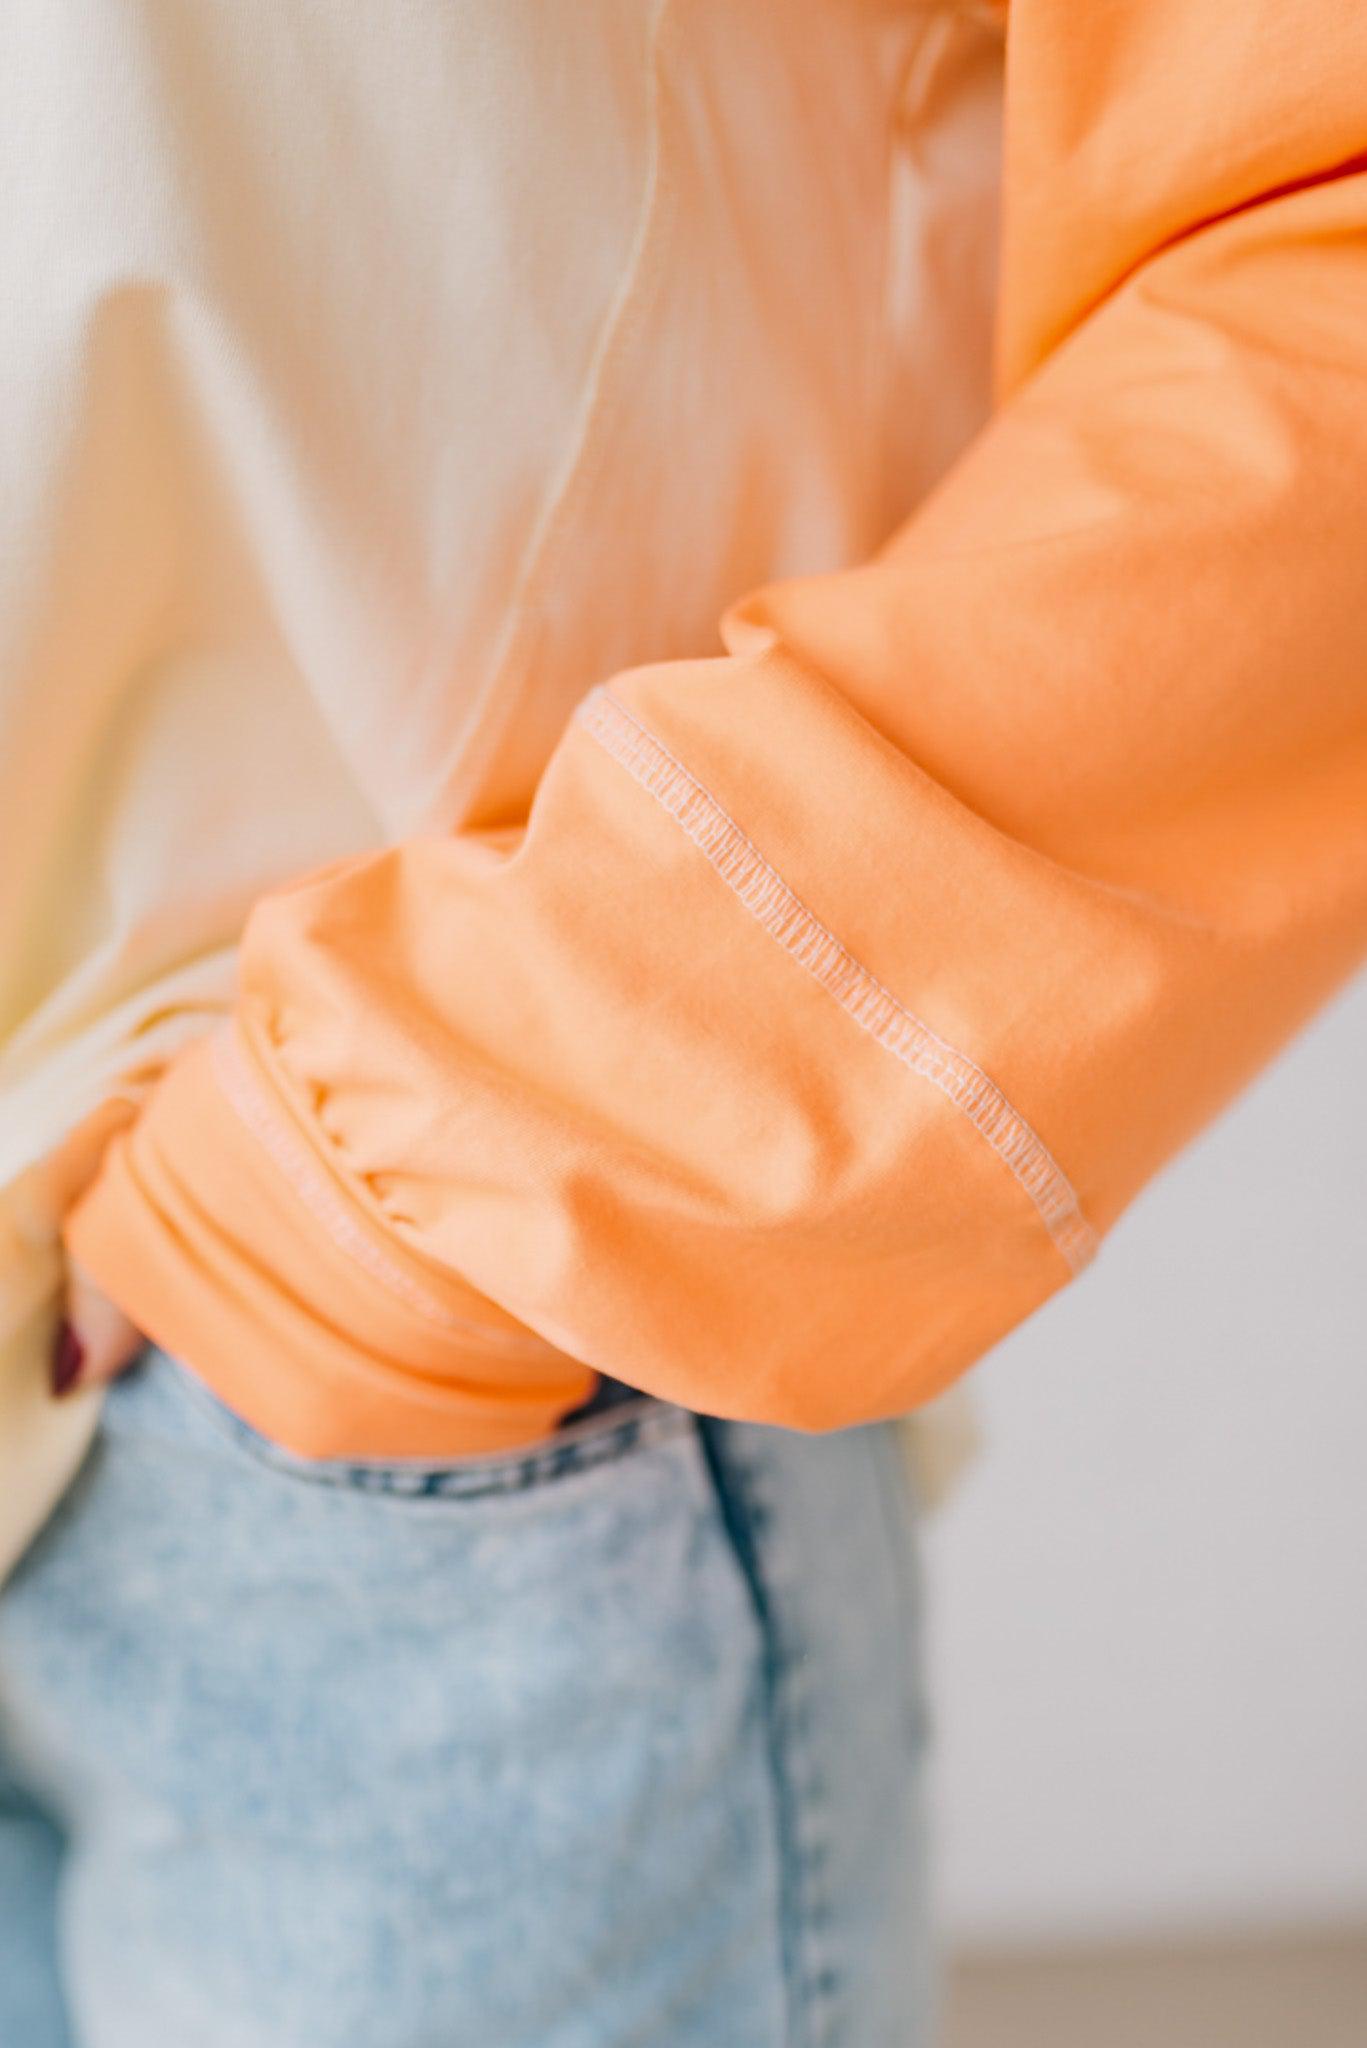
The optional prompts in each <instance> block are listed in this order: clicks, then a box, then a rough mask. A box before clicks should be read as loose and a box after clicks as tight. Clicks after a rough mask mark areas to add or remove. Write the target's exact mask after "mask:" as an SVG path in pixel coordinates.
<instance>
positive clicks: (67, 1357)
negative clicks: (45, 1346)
mask: <svg viewBox="0 0 1367 2048" xmlns="http://www.w3.org/2000/svg"><path fill="white" fill-rule="evenodd" d="M84 1364H85V1346H84V1344H82V1342H81V1340H80V1338H79V1337H78V1336H77V1335H76V1332H75V1331H74V1330H73V1329H72V1327H71V1325H70V1323H62V1324H61V1325H59V1327H58V1330H57V1335H56V1336H55V1337H54V1338H53V1340H52V1391H53V1393H54V1394H57V1395H61V1394H69V1393H70V1392H71V1389H72V1388H73V1387H74V1386H75V1384H76V1382H77V1380H78V1379H79V1378H80V1377H81V1367H82V1366H83V1365H84Z"/></svg>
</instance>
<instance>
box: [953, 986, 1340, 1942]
mask: <svg viewBox="0 0 1367 2048" xmlns="http://www.w3.org/2000/svg"><path fill="white" fill-rule="evenodd" d="M975 1377H976V1385H977V1387H978V1390H979V1398H980V1402H981V1411H982V1418H983V1423H984V1427H985V1431H986V1434H987V1446H986V1449H985V1451H984V1453H983V1455H982V1456H981V1458H980V1460H979V1462H978V1464H977V1465H976V1467H974V1468H973V1469H972V1470H971V1471H970V1473H969V1474H968V1475H967V1476H966V1477H965V1479H964V1480H963V1481H962V1482H961V1485H960V1489H959V1492H958V1494H957V1495H956V1496H955V1497H954V1498H953V1499H952V1500H951V1501H950V1503H949V1504H948V1505H947V1506H946V1507H945V1508H944V1509H943V1510H942V1511H941V1513H940V1514H939V1516H938V1517H937V1518H935V1520H934V1521H933V1523H932V1525H931V1527H930V1529H929V1532H928V1535H927V1564H928V1574H929V1587H930V1599H931V1612H932V1654H933V1663H934V1670H935V1682H936V1697H937V1701H938V1710H937V1712H938V1724H939V1726H938V1742H939V1750H940V1755H939V1770H940V1784H939V1795H938V1797H939V1808H940V1820H939V1830H940V1859H941V1885H942V1892H943V1901H944V1903H943V1912H944V1917H945V1920H946V1922H947V1926H948V1929H949V1931H950V1933H951V1934H952V1935H957V1936H958V1937H960V1938H965V1939H972V1940H975V1941H984V1940H993V1939H1008V1940H1029V1939H1032V1938H1035V1937H1046V1938H1047V1937H1072V1936H1082V1935H1092V1934H1114V1933H1127V1932H1165V1931H1170V1930H1172V1929H1174V1928H1177V1929H1183V1928H1185V1929H1187V1930H1189V1931H1198V1930H1199V1929H1201V1928H1202V1927H1218V1928H1225V1927H1229V1926H1231V1925H1241V1924H1246V1925H1257V1924H1259V1923H1270V1922H1283V1921H1287V1922H1296V1923H1299V1922H1304V1921H1312V1920H1316V1919H1321V1918H1323V1919H1334V1920H1342V1919H1347V1918H1351V1917H1353V1916H1360V1917H1361V1918H1363V1919H1367V980H1360V981H1359V982H1358V984H1357V985H1356V986H1355V987H1354V988H1352V989H1351V990H1350V991H1349V992H1348V994H1347V995H1346V996H1344V997H1342V998H1340V1000H1339V1002H1338V1003H1337V1004H1336V1005H1335V1006H1334V1007H1333V1008H1332V1009H1331V1010H1330V1011H1328V1012H1327V1013H1326V1014H1325V1015H1324V1016H1323V1017H1322V1018H1321V1019H1320V1020H1318V1022H1317V1023H1316V1024H1315V1025H1314V1026H1313V1027H1312V1028H1311V1030H1310V1031H1309V1033H1308V1034H1307V1035H1305V1036H1304V1037H1303V1038H1301V1039H1300V1040H1299V1041H1298V1042H1297V1044H1296V1045H1295V1046H1294V1047H1293V1048H1292V1049H1291V1050H1290V1051H1289V1052H1288V1053H1287V1054H1285V1055H1284V1056H1283V1058H1282V1059H1281V1061H1280V1062H1279V1063H1278V1064H1277V1065H1276V1066H1275V1067H1274V1068H1273V1069H1272V1070H1271V1071H1270V1072H1269V1073H1268V1074H1267V1075H1266V1076H1265V1077H1264V1078H1263V1080H1262V1081H1261V1082H1260V1083H1259V1085H1258V1086H1257V1087H1256V1088H1255V1089H1254V1091H1253V1092H1252V1093H1251V1094H1250V1095H1248V1096H1246V1097H1245V1098H1244V1099H1243V1101H1242V1102H1241V1103H1240V1105H1239V1106H1238V1107H1237V1108H1236V1109H1234V1110H1233V1111H1231V1112H1230V1113H1229V1114H1227V1115H1226V1117H1225V1118H1224V1119H1223V1120H1222V1121H1221V1122H1220V1123H1218V1124H1217V1125H1216V1126H1214V1127H1213V1128H1212V1130H1211V1131H1210V1132H1208V1133H1207V1134H1206V1136H1205V1137H1204V1138H1203V1139H1202V1140H1200V1141H1199V1143H1198V1144H1197V1146H1196V1147H1195V1148H1193V1150H1192V1151H1190V1152H1189V1153H1188V1154H1186V1155H1185V1156H1184V1157H1183V1158H1182V1159H1181V1160H1180V1161H1178V1162H1177V1163H1176V1164H1175V1165H1174V1166H1172V1167H1171V1168H1169V1170H1168V1172H1167V1173H1166V1174H1165V1175H1164V1176H1163V1177H1162V1178H1161V1179H1160V1181H1158V1182H1157V1183H1156V1184H1155V1185H1154V1186H1153V1187H1152V1188H1151V1189H1149V1190H1148V1192H1147V1193H1146V1194H1145V1195H1144V1197H1143V1198H1142V1199H1141V1200H1140V1202H1138V1203H1137V1204H1136V1205H1135V1207H1134V1208H1133V1209H1132V1210H1131V1211H1130V1212H1129V1214H1128V1215H1127V1216H1126V1218H1125V1219H1123V1221H1122V1222H1121V1223H1120V1224H1119V1225H1118V1226H1117V1229H1116V1231H1115V1233H1114V1235H1113V1236H1112V1238H1111V1239H1110V1241H1109V1243H1108V1244H1107V1245H1106V1246H1105V1247H1104V1248H1103V1250H1102V1253H1101V1256H1100V1258H1099V1260H1098V1261H1097V1263H1096V1265H1095V1266H1094V1267H1093V1268H1092V1269H1091V1270H1090V1272H1089V1273H1088V1274H1087V1275H1086V1276H1085V1277H1084V1278H1083V1279H1082V1280H1081V1281H1080V1282H1079V1283H1077V1285H1076V1286H1075V1287H1073V1288H1072V1289H1071V1290H1068V1291H1067V1292H1065V1294H1064V1295H1062V1296H1060V1297H1058V1298H1057V1299H1056V1300H1055V1301H1053V1302H1052V1303H1050V1304H1049V1305H1047V1306H1046V1307H1045V1309H1044V1310H1043V1311H1042V1312H1041V1313H1040V1315H1039V1316H1038V1317H1037V1318H1036V1319H1035V1321H1034V1322H1033V1323H1032V1324H1030V1325H1028V1326H1027V1327H1025V1328H1024V1329H1022V1330H1021V1331H1019V1332H1017V1333H1016V1335H1015V1336H1014V1337H1012V1338H1011V1339H1010V1340H1009V1341H1008V1342H1007V1343H1006V1344H1004V1345H1003V1346H1002V1347H1001V1348H1000V1349H999V1350H998V1351H997V1352H996V1353H994V1354H993V1356H992V1358H991V1359H990V1360H988V1361H987V1362H985V1364H984V1365H983V1366H982V1367H981V1368H980V1369H979V1371H978V1373H977V1374H976V1376H975Z"/></svg>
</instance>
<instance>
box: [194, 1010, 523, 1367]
mask: <svg viewBox="0 0 1367 2048" xmlns="http://www.w3.org/2000/svg"><path fill="white" fill-rule="evenodd" d="M210 1057H211V1060H212V1063H213V1071H214V1078H215V1080H216V1081H217V1082H218V1085H219V1087H220V1089H221V1090H222V1092H223V1095H224V1096H225V1097H226V1099H227V1101H228V1103H229V1104H230V1106H231V1107H232V1109H233V1110H234V1111H235V1113H236V1115H237V1116H238V1117H239V1118H240V1120H241V1121H242V1123H244V1124H245V1125H246V1127H247V1129H248V1130H249V1131H250V1132H251V1134H252V1136H253V1137H254V1138H255V1139H256V1140H257V1142H258V1143H259V1144H260V1145H261V1147H262V1149H263V1150H264V1151H266V1152H267V1153H269V1155H270V1157H271V1158H272V1159H273V1160H274V1162H275V1164H276V1166H277V1167H278V1168H279V1170H280V1172H281V1173H282V1174H283V1176H284V1178H285V1179H286V1180H287V1181H288V1183H289V1185H290V1186H291V1187H292V1188H293V1189H294V1192H295V1194H296V1195H297V1196H298V1197H299V1199H300V1201H301V1202H302V1203H303V1204H304V1206H305V1208H306V1209H308V1210H309V1211H310V1212H311V1213H312V1215H313V1216H314V1217H315V1218H316V1219H317V1221H318V1222H319V1223H320V1224H321V1226H322V1228H323V1229H324V1230H325V1231H326V1232H327V1234H328V1236H329V1237H330V1238H331V1239H332V1240H333V1242H334V1243H335V1244H336V1245H337V1246H338V1247H339V1248H340V1249H341V1250H342V1251H344V1252H345V1253H346V1254H347V1256H348V1257H349V1258H351V1259H354V1260H355V1262H356V1264H357V1265H358V1266H362V1267H364V1269H365V1271H366V1272H367V1273H369V1274H370V1276H371V1278H372V1279H373V1280H377V1281H378V1282H379V1284H380V1285H381V1286H382V1287H384V1288H385V1289H386V1290H387V1291H388V1292H389V1293H390V1294H396V1295H398V1297H399V1298H400V1300H401V1301H404V1302H406V1303H407V1304H408V1306H409V1308H411V1309H412V1310H413V1311H414V1312H415V1314H417V1315H420V1316H422V1317H423V1319H424V1320H425V1321H426V1322H429V1323H436V1324H437V1325H439V1327H440V1328H442V1329H444V1330H459V1331H461V1332H463V1333H464V1334H466V1335H468V1336H471V1337H477V1338H478V1339H479V1341H480V1343H481V1344H486V1345H491V1346H493V1347H494V1348H496V1349H498V1350H502V1351H515V1352H517V1353H519V1354H524V1353H538V1352H545V1351H546V1350H547V1349H548V1348H549V1347H548V1346H547V1345H546V1344H545V1343H544V1341H543V1340H542V1339H541V1338H540V1337H519V1336H518V1335H517V1334H516V1332H515V1331H512V1330H493V1329H490V1328H488V1327H487V1326H486V1325H485V1324H483V1323H478V1322H476V1321H475V1320H474V1318H473V1317H470V1316H462V1315H459V1314H458V1313H457V1312H456V1311H455V1310H454V1309H449V1308H447V1307H446V1305H445V1303H444V1302H441V1301H439V1300H438V1299H437V1297H436V1295H434V1294H429V1293H428V1292H427V1290H426V1288H425V1287H421V1286H419V1284H418V1282H417V1281H415V1280H413V1279H411V1278H410V1276H409V1275H408V1274H407V1273H405V1272H404V1270H403V1268H402V1267H401V1266H397V1265H395V1264H394V1262H393V1260H391V1259H387V1258H386V1257H385V1255H384V1253H383V1252H382V1251H381V1250H380V1248H379V1246H378V1245H376V1244H374V1243H372V1241H371V1240H370V1238H368V1237H367V1236H366V1235H365V1233H364V1232H363V1231H362V1230H361V1229H360V1228H359V1226H358V1225H357V1224H356V1223H355V1221H354V1220H353V1218H352V1217H351V1216H349V1215H348V1213H347V1210H346V1208H345V1206H344V1204H343V1202H342V1200H341V1198H340V1197H339V1196H338V1195H337V1193H336V1192H335V1190H334V1189H332V1188H331V1187H329V1185H328V1183H327V1180H326V1178H325V1177H324V1175H323V1173H322V1172H321V1171H320V1170H319V1168H318V1167H317V1166H316V1165H315V1164H314V1162H313V1160H312V1159H311V1158H310V1157H309V1154H308V1151H307V1149H306V1147H305V1146H304V1144H303V1142H302V1141H301V1140H300V1139H298V1138H296V1137H295V1136H294V1134H293V1133H292V1132H291V1131H290V1130H289V1129H288V1128H287V1127H286V1126H285V1125H283V1124H282V1123H281V1121H280V1119H279V1117H278V1116H277V1115H276V1114H275V1112H274V1110H273V1109H272V1108H271V1105H270V1103H269V1102H268V1101H267V1099H266V1097H265V1096H264V1095H263V1093H262V1091H261V1086H260V1083H259V1082H258V1081H257V1080H256V1078H255V1076H254V1075H253V1074H252V1072H251V1070H250V1068H249V1067H248V1065H247V1062H246V1059H245V1057H244V1055H243V1053H242V1050H241V1047H240V1046H239V1045H238V1044H237V1042H236V1039H235V1037H234V1036H233V1034H232V1032H231V1029H226V1030H219V1031H215V1032H214V1034H213V1043H212V1048H211V1053H210Z"/></svg>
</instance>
